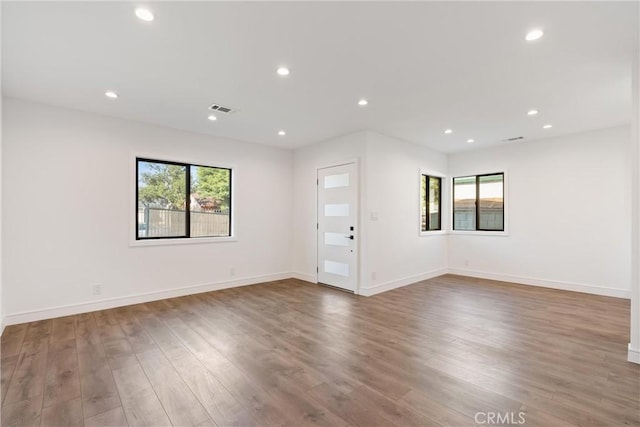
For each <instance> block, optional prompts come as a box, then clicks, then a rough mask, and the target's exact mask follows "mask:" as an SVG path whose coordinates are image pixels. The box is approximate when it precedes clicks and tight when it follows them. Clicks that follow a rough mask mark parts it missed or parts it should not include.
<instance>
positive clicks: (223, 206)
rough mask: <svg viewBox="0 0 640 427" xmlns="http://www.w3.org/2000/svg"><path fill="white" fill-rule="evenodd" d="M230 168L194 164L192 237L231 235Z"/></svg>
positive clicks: (191, 205)
mask: <svg viewBox="0 0 640 427" xmlns="http://www.w3.org/2000/svg"><path fill="white" fill-rule="evenodd" d="M230 202H231V170H230V169H223V168H212V167H206V166H191V194H190V210H191V237H225V236H230V235H231V215H230V213H231V209H230V208H231V206H230Z"/></svg>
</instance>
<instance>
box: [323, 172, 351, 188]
mask: <svg viewBox="0 0 640 427" xmlns="http://www.w3.org/2000/svg"><path fill="white" fill-rule="evenodd" d="M348 186H349V174H348V173H342V174H340V175H327V176H325V177H324V188H338V187H348Z"/></svg>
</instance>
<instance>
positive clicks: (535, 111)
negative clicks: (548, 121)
mask: <svg viewBox="0 0 640 427" xmlns="http://www.w3.org/2000/svg"><path fill="white" fill-rule="evenodd" d="M536 114H538V110H529V111H527V116H535V115H536Z"/></svg>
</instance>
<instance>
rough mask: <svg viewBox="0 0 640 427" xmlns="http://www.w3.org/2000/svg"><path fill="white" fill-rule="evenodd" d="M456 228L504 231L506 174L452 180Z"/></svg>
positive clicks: (454, 224) (454, 226) (454, 225)
mask: <svg viewBox="0 0 640 427" xmlns="http://www.w3.org/2000/svg"><path fill="white" fill-rule="evenodd" d="M453 229H454V230H473V231H476V230H477V231H504V173H502V172H500V173H492V174H486V175H473V176H463V177H458V178H453Z"/></svg>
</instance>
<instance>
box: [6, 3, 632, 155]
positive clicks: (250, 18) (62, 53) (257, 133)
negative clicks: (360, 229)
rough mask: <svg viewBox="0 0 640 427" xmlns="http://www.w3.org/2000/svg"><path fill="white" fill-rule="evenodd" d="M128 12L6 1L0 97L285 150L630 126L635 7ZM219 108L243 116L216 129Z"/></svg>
mask: <svg viewBox="0 0 640 427" xmlns="http://www.w3.org/2000/svg"><path fill="white" fill-rule="evenodd" d="M136 6H138V4H135V3H121V2H113V3H112V2H6V1H3V2H2V90H3V92H4V94H5V95H8V96H12V97H18V98H24V99H29V100H34V101H39V102H43V103H47V104H53V105H60V106H64V107H70V108H75V109H81V110H87V111H92V112H97V113H101V114H107V115H110V116H116V117H123V118H129V119H134V120H139V121H143V122H148V123H155V124H160V125H163V126H168V127H172V128H178V129H185V130H189V131H193V132H199V133H207V134H211V135H218V136H224V137H230V138H235V139H240V140H246V141H251V142H258V143H263V144H269V145H273V146H278V147H288V148H295V147H299V146H302V145H306V144H310V143H313V142H317V141H321V140H324V139H327V138H330V137H334V136H337V135H342V134H346V133H349V132H352V131H357V130H362V129H371V130H374V131H378V132H381V133H384V134H387V135H390V136H394V137H397V138H401V139H405V140H409V141H413V142H416V143H420V144H424V145H427V146H429V147H432V148H435V149H437V150H440V151H443V152H454V151H461V150H466V149H476V148H480V147H485V146H490V145H495V144H501V143H503V142H501V141H502V140H504V139H506V138H510V137H516V136H524V137H525V138H526V139H525V140H530V139H536V138H541V137H544V136H554V135H561V134H567V133H573V132H578V131H584V130H588V129H594V128H601V127H607V126H612V125H617V124H622V123H626V122H629V121H630V118H631V112H630V110H631V108H630V105H631V90H630V85H631V83H630V82H631V74H630V71H631V61H632V56H633V55H637V54H638V49H639V46H638V3H637V2H558V3H552V2H487V3H484V2H451V3H444V2H407V3H392V2H384V3H382V2H376V3H373V2H349V3H346V2H342V3H340V2H297V3H292V2H278V3H271V2H258V3H244V2H242V3H240V2H233V3H219V2H216V3H214V2H209V3H206V2H189V3H180V2H157V3H150V4H148V6H149V8H150V9H151V10H152V11H153V12H154V13H155V16H156V19H155V21H153V22H151V23H145V22H142V21H140V20H138V19H137V18H136V17H135V15H134V9H135V7H136ZM534 27H539V28H542V29H543V30H544V32H545V36H544V37H543V38H542V39H540V40H538V41H536V42H532V43H530V42H526V41H525V40H524V36H525V34H526V32H527V31H528V30H530V29H532V28H534ZM282 64H286V65H287V66H289V67H290V68H291V75H290V76H289V77H288V78H282V77H279V76H278V75H277V74H276V73H275V70H276V68H277V67H278V66H279V65H282ZM108 89H113V90H115V91H116V92H117V93H119V95H120V98H119V99H117V100H110V99H108V98H106V97H105V96H104V92H105V90H108ZM361 97H365V98H367V99H368V100H369V105H368V106H367V107H364V108H362V107H358V105H357V101H358V99H359V98H361ZM213 102H217V103H221V104H222V105H227V106H231V107H234V108H237V109H238V110H239V111H238V112H237V113H235V114H233V115H228V116H224V115H222V114H218V117H219V120H218V121H217V122H210V121H208V120H207V115H208V111H207V107H208V106H209V105H210V104H211V103H213ZM531 108H535V109H538V110H540V114H539V115H538V116H535V117H528V116H527V114H526V112H527V111H528V110H529V109H531ZM545 123H552V124H553V126H554V127H553V128H552V129H549V130H543V129H542V125H543V124H545ZM446 128H452V129H453V130H454V132H453V133H452V134H451V135H445V134H444V133H443V131H444V129H446ZM279 129H285V130H286V131H287V135H286V136H284V137H281V136H278V135H277V131H278V130H279ZM468 138H474V139H475V141H476V142H475V143H474V144H467V143H466V142H465V141H466V140H467V139H468ZM176 143H180V141H176Z"/></svg>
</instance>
